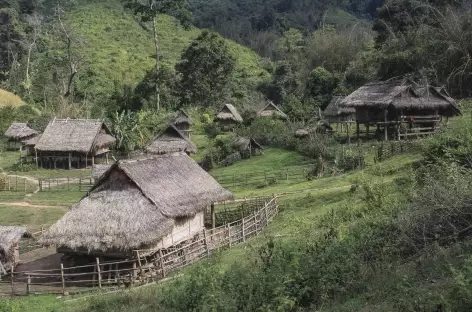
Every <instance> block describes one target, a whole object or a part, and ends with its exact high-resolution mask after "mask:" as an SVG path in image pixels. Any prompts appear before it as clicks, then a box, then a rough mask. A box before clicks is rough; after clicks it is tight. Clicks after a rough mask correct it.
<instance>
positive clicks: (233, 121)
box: [215, 104, 243, 128]
mask: <svg viewBox="0 0 472 312" xmlns="http://www.w3.org/2000/svg"><path fill="white" fill-rule="evenodd" d="M215 121H217V122H218V123H219V124H220V125H221V126H223V127H226V128H230V127H234V126H236V125H238V124H240V123H242V122H243V117H241V115H240V114H239V112H238V110H237V109H236V108H235V107H234V106H233V105H232V104H225V106H223V108H222V109H221V110H220V111H219V112H218V114H217V115H216V118H215Z"/></svg>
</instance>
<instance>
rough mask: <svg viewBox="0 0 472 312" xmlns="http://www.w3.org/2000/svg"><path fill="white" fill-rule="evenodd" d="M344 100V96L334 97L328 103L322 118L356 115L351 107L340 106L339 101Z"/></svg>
mask: <svg viewBox="0 0 472 312" xmlns="http://www.w3.org/2000/svg"><path fill="white" fill-rule="evenodd" d="M343 99H344V96H340V95H335V96H333V98H332V99H331V102H329V104H328V106H327V107H326V108H325V110H324V112H323V114H324V116H329V117H337V116H342V115H351V114H355V113H356V109H355V108H352V107H345V106H341V105H340V104H341V101H342V100H343Z"/></svg>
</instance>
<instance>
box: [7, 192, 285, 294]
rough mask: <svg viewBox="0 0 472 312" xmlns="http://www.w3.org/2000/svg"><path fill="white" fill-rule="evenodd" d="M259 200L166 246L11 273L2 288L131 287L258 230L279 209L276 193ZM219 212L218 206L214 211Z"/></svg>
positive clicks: (73, 289)
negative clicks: (253, 206)
mask: <svg viewBox="0 0 472 312" xmlns="http://www.w3.org/2000/svg"><path fill="white" fill-rule="evenodd" d="M254 200H255V202H256V203H259V206H258V207H257V209H253V211H252V212H251V213H247V216H244V217H242V218H241V219H238V220H236V221H233V222H229V223H226V224H224V225H221V226H219V227H216V228H213V229H204V230H202V231H201V232H199V233H197V234H196V235H195V236H193V237H192V238H190V239H187V240H184V241H181V242H179V243H177V244H174V245H172V246H170V247H167V248H165V249H158V250H156V249H148V250H134V257H132V258H131V259H124V260H121V261H108V262H104V261H101V260H100V259H99V258H96V259H95V262H94V263H89V264H86V265H80V266H72V267H65V266H64V265H63V264H62V263H61V265H60V267H59V268H56V269H50V270H33V271H27V272H16V271H15V269H14V267H11V268H10V270H9V273H7V275H4V276H3V277H2V278H3V279H2V280H0V294H4V295H32V294H63V295H67V294H70V293H77V292H83V291H89V290H92V289H94V288H97V287H98V288H104V287H115V288H116V287H118V288H120V287H133V286H135V285H142V284H146V283H149V282H153V281H157V280H160V279H163V278H165V277H166V276H168V275H169V274H170V273H172V272H173V271H175V270H177V269H180V268H183V267H185V266H187V265H190V264H192V263H194V262H195V261H198V260H200V259H203V258H205V257H209V256H210V255H211V254H212V253H213V252H215V250H220V249H222V248H231V247H232V246H234V245H237V244H240V243H243V242H245V241H246V240H247V239H249V238H251V237H254V236H256V235H258V234H259V233H260V232H261V231H262V230H263V229H264V228H265V227H267V226H268V225H269V223H270V222H271V220H272V219H273V218H274V217H275V216H276V215H277V214H278V204H277V198H276V197H275V196H273V197H270V198H269V197H265V198H263V199H261V198H257V199H254ZM220 213H225V212H224V211H223V212H218V213H216V215H218V214H220Z"/></svg>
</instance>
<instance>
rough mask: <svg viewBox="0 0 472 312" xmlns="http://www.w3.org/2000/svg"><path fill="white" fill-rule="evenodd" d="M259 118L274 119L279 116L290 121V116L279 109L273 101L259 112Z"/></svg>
mask: <svg viewBox="0 0 472 312" xmlns="http://www.w3.org/2000/svg"><path fill="white" fill-rule="evenodd" d="M257 116H260V117H272V116H277V117H279V118H283V119H288V116H287V115H286V114H285V113H284V112H282V111H281V110H280V108H278V107H277V105H275V104H274V102H272V101H268V102H267V105H265V106H264V107H263V108H262V109H261V110H259V112H258V113H257Z"/></svg>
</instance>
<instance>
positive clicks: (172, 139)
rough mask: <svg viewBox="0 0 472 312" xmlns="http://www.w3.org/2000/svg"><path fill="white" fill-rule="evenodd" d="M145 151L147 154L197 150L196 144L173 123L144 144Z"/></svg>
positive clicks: (188, 152) (192, 151) (194, 151)
mask: <svg viewBox="0 0 472 312" xmlns="http://www.w3.org/2000/svg"><path fill="white" fill-rule="evenodd" d="M145 151H146V153H148V154H168V153H175V152H185V153H187V154H190V153H196V152H197V146H196V145H195V144H193V142H192V141H190V139H188V138H187V136H186V135H185V134H183V133H182V132H181V131H180V130H179V129H177V128H176V127H175V126H174V125H169V126H168V127H167V128H166V129H165V130H164V131H162V132H161V133H159V134H158V135H157V136H155V137H154V138H153V139H152V140H151V142H150V143H149V144H148V145H147V146H146V148H145Z"/></svg>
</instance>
